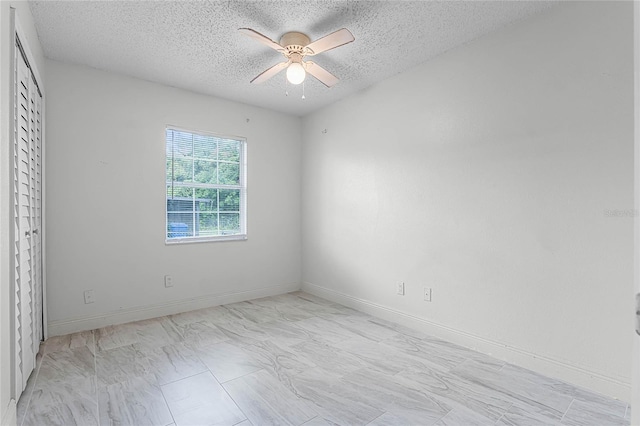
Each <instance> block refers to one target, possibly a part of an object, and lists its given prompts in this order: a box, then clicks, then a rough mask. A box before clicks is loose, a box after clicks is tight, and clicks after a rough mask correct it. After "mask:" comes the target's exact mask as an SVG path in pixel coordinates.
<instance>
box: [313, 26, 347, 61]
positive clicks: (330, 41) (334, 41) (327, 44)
mask: <svg viewBox="0 0 640 426" xmlns="http://www.w3.org/2000/svg"><path fill="white" fill-rule="evenodd" d="M354 40H355V38H354V37H353V34H351V32H350V31H349V30H348V29H346V28H343V29H341V30H338V31H336V32H334V33H331V34H329V35H326V36H324V37H322V38H320V39H318V40H316V41H314V42H312V43H310V44H308V45H306V46H305V50H306V51H307V55H308V56H313V55H317V54H318V53H322V52H326V51H327V50H331V49H335V48H336V47H340V46H343V45H345V44H347V43H351V42H352V41H354Z"/></svg>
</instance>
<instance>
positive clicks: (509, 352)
mask: <svg viewBox="0 0 640 426" xmlns="http://www.w3.org/2000/svg"><path fill="white" fill-rule="evenodd" d="M302 290H303V291H306V292H308V293H311V294H313V295H315V296H318V297H322V298H325V299H327V300H330V301H332V302H336V303H340V304H342V305H345V306H348V307H350V308H353V309H357V310H359V311H362V312H365V313H367V314H370V315H373V316H375V317H378V318H382V319H386V320H388V321H393V322H396V323H398V324H401V325H404V326H406V327H410V328H413V329H416V330H419V331H422V332H424V333H427V334H429V335H431V336H434V337H438V338H441V339H444V340H448V341H450V342H453V343H456V344H458V345H460V346H464V347H467V348H470V349H473V350H475V351H478V352H481V353H485V354H488V355H491V356H493V357H495V358H498V359H500V360H503V361H506V362H509V363H511V364H514V365H518V366H520V367H523V368H527V369H530V370H533V371H536V372H538V373H540V374H543V375H546V376H549V377H555V378H557V379H559V380H562V381H565V382H568V383H572V384H574V385H576V386H580V387H583V388H586V389H589V390H591V391H593V392H597V393H600V394H603V395H608V396H611V397H613V398H616V399H619V400H621V401H625V402H627V403H628V402H629V401H630V399H631V383H629V382H627V381H625V380H622V379H619V378H616V377H610V376H608V375H606V374H603V373H601V372H596V371H591V370H587V369H585V368H582V367H579V366H575V365H572V364H570V363H567V362H566V361H563V360H557V359H553V358H550V357H547V356H544V355H538V354H535V353H532V352H529V351H526V350H522V349H519V348H516V347H512V346H509V345H507V344H504V343H499V342H495V341H492V340H489V339H485V338H483V337H480V336H476V335H473V334H470V333H467V332H464V331H461V330H456V329H454V328H451V327H447V326H445V325H442V324H438V323H435V322H432V321H429V320H426V319H424V318H420V317H416V316H414V315H411V314H407V313H404V312H401V311H398V310H395V309H391V308H388V307H386V306H382V305H379V304H377V303H373V302H370V301H368V300H364V299H360V298H357V297H353V296H350V295H347V294H343V293H340V292H337V291H335V290H331V289H328V288H325V287H321V286H319V285H315V284H312V283H309V282H303V283H302Z"/></svg>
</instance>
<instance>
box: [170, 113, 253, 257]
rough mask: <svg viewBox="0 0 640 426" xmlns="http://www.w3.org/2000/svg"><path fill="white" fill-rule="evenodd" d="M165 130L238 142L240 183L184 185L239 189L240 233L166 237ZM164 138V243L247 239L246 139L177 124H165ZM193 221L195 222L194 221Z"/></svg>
mask: <svg viewBox="0 0 640 426" xmlns="http://www.w3.org/2000/svg"><path fill="white" fill-rule="evenodd" d="M167 130H174V131H178V132H185V133H191V134H194V135H199V136H210V137H214V138H218V139H230V140H235V141H238V142H240V183H239V184H238V185H221V184H200V183H194V184H193V185H185V186H192V187H206V188H212V189H239V190H240V206H239V208H240V233H238V234H230V235H214V236H212V235H206V236H193V237H177V238H169V237H168V228H169V217H168V207H167V204H168V203H167V183H168V182H167V180H166V160H167V159H168V157H167V152H166V134H167ZM163 134H164V138H165V182H164V206H165V207H164V222H165V227H164V236H165V244H166V245H174V244H189V243H207V242H216V241H239V240H246V239H247V139H246V138H245V137H242V136H235V135H223V134H220V133H214V132H207V131H201V130H193V129H185V128H183V127H179V126H172V125H167V126H166V127H165V129H164V133H163ZM194 223H195V222H194Z"/></svg>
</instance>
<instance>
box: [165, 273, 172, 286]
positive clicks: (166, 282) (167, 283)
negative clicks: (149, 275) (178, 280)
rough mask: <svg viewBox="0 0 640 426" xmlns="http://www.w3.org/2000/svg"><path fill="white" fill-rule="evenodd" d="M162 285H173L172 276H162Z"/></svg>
mask: <svg viewBox="0 0 640 426" xmlns="http://www.w3.org/2000/svg"><path fill="white" fill-rule="evenodd" d="M164 286H165V287H167V288H169V287H173V277H172V276H171V275H165V276H164Z"/></svg>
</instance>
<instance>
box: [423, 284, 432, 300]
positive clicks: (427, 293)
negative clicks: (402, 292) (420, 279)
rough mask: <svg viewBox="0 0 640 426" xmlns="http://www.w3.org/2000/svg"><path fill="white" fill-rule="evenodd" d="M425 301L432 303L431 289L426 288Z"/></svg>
mask: <svg viewBox="0 0 640 426" xmlns="http://www.w3.org/2000/svg"><path fill="white" fill-rule="evenodd" d="M424 301H425V302H431V287H425V288H424Z"/></svg>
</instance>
